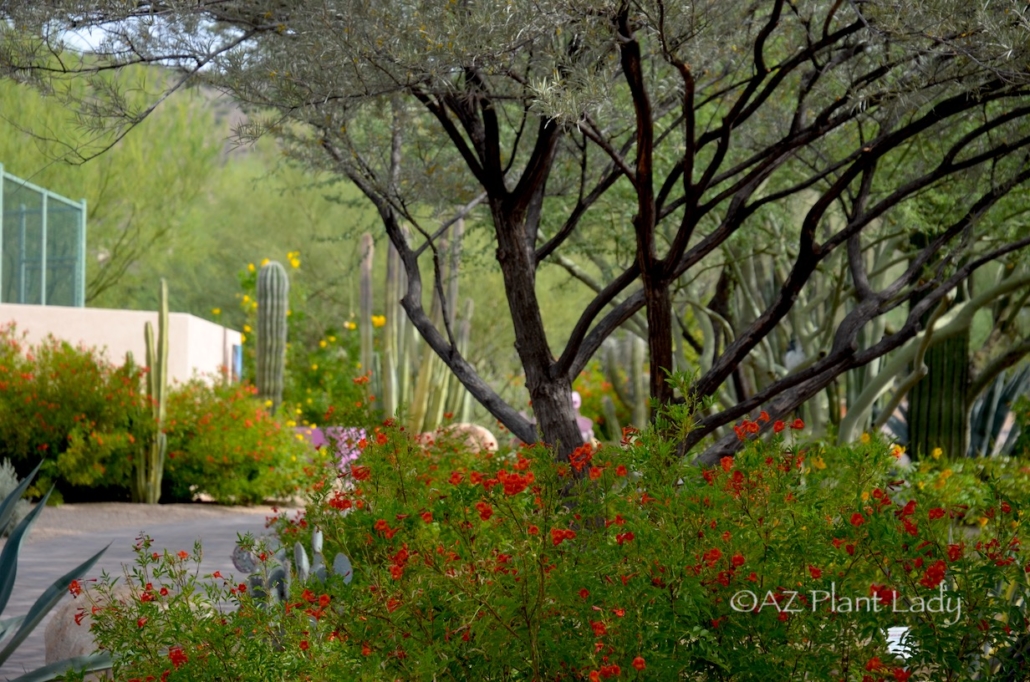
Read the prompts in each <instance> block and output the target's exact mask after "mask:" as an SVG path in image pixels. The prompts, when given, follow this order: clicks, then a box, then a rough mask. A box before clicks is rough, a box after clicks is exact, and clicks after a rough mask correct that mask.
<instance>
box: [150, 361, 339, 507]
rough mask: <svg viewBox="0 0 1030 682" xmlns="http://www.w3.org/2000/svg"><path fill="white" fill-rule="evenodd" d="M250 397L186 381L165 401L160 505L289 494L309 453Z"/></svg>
mask: <svg viewBox="0 0 1030 682" xmlns="http://www.w3.org/2000/svg"><path fill="white" fill-rule="evenodd" d="M254 392H255V389H254V387H253V386H241V385H231V386H226V385H224V384H216V385H214V386H212V385H208V384H205V383H203V382H200V381H191V382H189V383H188V384H185V385H183V386H179V387H177V388H176V390H175V391H173V392H172V393H171V395H169V397H168V415H167V418H166V419H167V428H166V432H167V434H168V456H167V459H166V460H165V471H164V485H163V487H162V498H161V499H162V501H163V502H173V501H190V500H192V499H193V496H194V494H196V493H199V492H203V493H207V494H208V495H211V496H212V497H214V498H215V500H216V501H218V502H222V503H227V504H233V503H235V504H257V503H260V502H262V501H264V500H266V499H270V498H278V499H284V498H288V497H290V496H292V495H293V494H294V493H295V492H296V490H297V486H298V485H299V484H300V480H301V474H302V471H303V468H304V466H305V465H307V464H308V463H309V460H310V459H311V458H312V457H313V456H314V450H313V449H312V448H311V447H310V446H309V445H308V442H307V441H306V440H304V439H303V437H298V436H297V434H296V433H295V432H294V430H293V429H290V428H286V427H285V426H283V425H282V423H281V422H279V421H278V420H277V419H274V418H273V417H270V416H269V415H268V412H267V410H266V409H265V408H264V406H263V405H262V404H261V403H260V402H259V401H258V400H257V399H256V398H255V397H254ZM321 452H323V453H325V454H323V455H322V456H323V457H324V458H325V459H330V458H329V457H328V452H329V451H328V450H323V451H321Z"/></svg>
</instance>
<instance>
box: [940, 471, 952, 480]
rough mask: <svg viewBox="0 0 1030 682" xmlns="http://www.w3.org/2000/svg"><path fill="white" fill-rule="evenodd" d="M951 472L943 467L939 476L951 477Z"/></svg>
mask: <svg viewBox="0 0 1030 682" xmlns="http://www.w3.org/2000/svg"><path fill="white" fill-rule="evenodd" d="M952 473H953V472H952V471H951V469H945V470H944V471H942V472H941V478H949V477H951V474H952Z"/></svg>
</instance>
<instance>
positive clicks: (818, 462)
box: [812, 457, 826, 471]
mask: <svg viewBox="0 0 1030 682" xmlns="http://www.w3.org/2000/svg"><path fill="white" fill-rule="evenodd" d="M812 466H813V467H815V468H816V469H819V470H820V471H822V470H823V469H825V468H826V462H824V461H823V458H822V457H816V458H815V459H813V460H812Z"/></svg>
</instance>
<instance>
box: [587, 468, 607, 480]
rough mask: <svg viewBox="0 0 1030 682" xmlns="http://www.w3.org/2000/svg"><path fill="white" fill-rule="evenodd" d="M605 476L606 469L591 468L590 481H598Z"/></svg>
mask: <svg viewBox="0 0 1030 682" xmlns="http://www.w3.org/2000/svg"><path fill="white" fill-rule="evenodd" d="M603 474H604V469H603V468H601V467H590V480H592V481H596V480H597V479H599V478H601V476H602V475H603Z"/></svg>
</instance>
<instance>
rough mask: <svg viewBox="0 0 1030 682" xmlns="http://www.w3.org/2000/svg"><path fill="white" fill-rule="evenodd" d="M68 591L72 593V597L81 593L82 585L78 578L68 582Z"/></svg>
mask: <svg viewBox="0 0 1030 682" xmlns="http://www.w3.org/2000/svg"><path fill="white" fill-rule="evenodd" d="M68 591H69V592H71V593H72V596H73V597H78V596H79V595H80V594H82V585H80V584H79V581H78V580H73V581H71V582H70V583H68Z"/></svg>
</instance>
